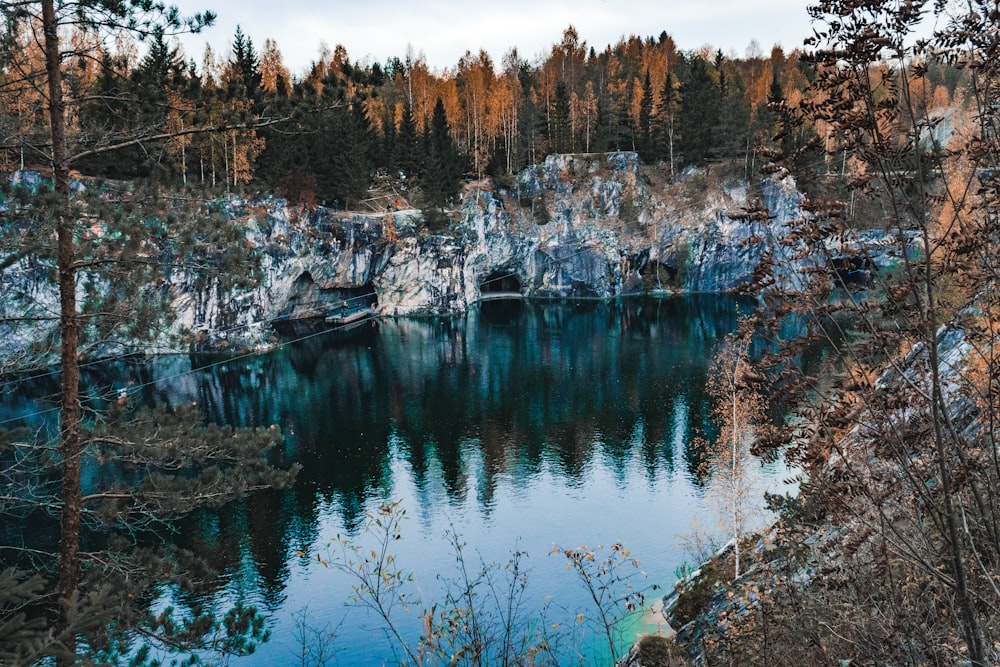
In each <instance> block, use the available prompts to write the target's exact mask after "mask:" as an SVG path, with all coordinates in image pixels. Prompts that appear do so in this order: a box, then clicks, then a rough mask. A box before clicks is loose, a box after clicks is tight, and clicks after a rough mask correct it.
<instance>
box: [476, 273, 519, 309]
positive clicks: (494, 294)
mask: <svg viewBox="0 0 1000 667" xmlns="http://www.w3.org/2000/svg"><path fill="white" fill-rule="evenodd" d="M522 289H523V286H522V285H521V279H520V278H518V277H517V276H516V275H514V274H513V273H511V272H510V271H503V270H500V271H494V272H493V273H491V274H489V275H488V276H486V277H485V278H483V279H482V280H481V281H480V282H479V295H480V299H481V300H483V301H487V300H493V299H520V298H521V296H523V295H522V293H521V290H522Z"/></svg>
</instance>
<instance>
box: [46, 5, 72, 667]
mask: <svg viewBox="0 0 1000 667" xmlns="http://www.w3.org/2000/svg"><path fill="white" fill-rule="evenodd" d="M42 28H43V32H44V35H45V72H46V75H47V78H48V93H49V104H48V106H49V123H50V132H51V136H52V178H53V182H54V186H55V191H56V194H57V195H58V199H59V205H58V210H57V211H56V213H55V215H56V216H57V217H56V239H57V244H58V245H57V257H58V260H57V261H58V275H59V304H60V308H59V333H60V345H61V348H60V361H61V380H60V382H61V386H60V391H61V395H62V402H61V406H60V422H61V440H62V441H61V444H60V454H61V458H62V522H61V526H60V534H59V602H60V609H59V621H58V626H57V630H58V636H59V639H60V641H61V642H62V643H63V644H64V646H65V649H66V655H64V656H63V657H61V658H60V659H59V662H58V664H59V665H69V664H72V662H73V658H72V657H71V656H72V654H73V653H75V648H76V642H75V640H74V638H73V636H72V634H71V631H70V619H71V616H72V607H73V604H74V602H75V600H76V597H77V588H78V586H79V578H80V571H79V570H80V565H79V552H80V515H81V509H82V503H81V495H80V453H81V452H80V449H81V442H80V400H79V379H80V374H79V359H78V357H77V343H78V339H79V319H78V316H77V308H76V260H75V257H74V250H75V248H74V245H73V220H72V218H71V211H70V201H69V197H70V188H69V167H68V151H67V147H66V115H65V101H64V99H63V91H62V68H61V58H60V55H61V54H60V49H59V28H58V22H57V20H56V11H55V3H54V0H42Z"/></svg>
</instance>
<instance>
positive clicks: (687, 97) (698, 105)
mask: <svg viewBox="0 0 1000 667" xmlns="http://www.w3.org/2000/svg"><path fill="white" fill-rule="evenodd" d="M680 93H681V105H680V110H679V112H678V114H677V126H678V135H679V137H678V148H679V152H680V153H681V157H682V159H683V160H684V162H686V163H688V164H695V165H700V164H704V163H705V161H706V160H707V159H708V158H709V157H711V151H712V146H713V131H714V130H715V128H716V127H717V125H718V121H719V107H720V102H721V95H720V90H719V86H718V84H717V83H716V82H715V80H714V79H713V78H712V76H711V74H710V72H709V69H708V63H707V62H705V61H704V60H703V59H702V58H692V59H691V60H690V61H688V68H687V72H686V76H685V77H684V78H683V80H682V82H681V90H680Z"/></svg>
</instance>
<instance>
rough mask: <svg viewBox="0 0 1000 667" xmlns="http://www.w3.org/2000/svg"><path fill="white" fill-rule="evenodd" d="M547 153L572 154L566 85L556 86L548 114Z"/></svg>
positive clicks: (571, 133) (561, 83)
mask: <svg viewBox="0 0 1000 667" xmlns="http://www.w3.org/2000/svg"><path fill="white" fill-rule="evenodd" d="M549 152H550V153H572V152H573V132H572V128H571V125H570V109H569V91H568V90H567V88H566V84H564V83H563V82H562V81H560V82H559V83H558V84H556V91H555V95H553V97H552V110H551V113H550V114H549Z"/></svg>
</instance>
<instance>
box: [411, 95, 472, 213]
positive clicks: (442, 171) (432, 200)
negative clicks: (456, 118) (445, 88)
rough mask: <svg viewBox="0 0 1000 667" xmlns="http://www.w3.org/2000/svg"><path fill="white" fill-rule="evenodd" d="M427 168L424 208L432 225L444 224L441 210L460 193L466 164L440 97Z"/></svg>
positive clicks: (432, 128)
mask: <svg viewBox="0 0 1000 667" xmlns="http://www.w3.org/2000/svg"><path fill="white" fill-rule="evenodd" d="M427 147H428V148H427V167H426V170H425V172H424V178H423V181H422V182H421V188H422V191H423V206H424V208H425V209H427V213H428V214H429V219H430V220H431V221H432V222H433V223H439V222H441V220H442V218H443V216H442V215H441V211H442V209H443V208H444V207H445V206H447V205H448V204H450V203H451V202H452V201H453V200H454V198H455V197H456V196H457V195H458V193H459V191H460V190H461V184H462V181H461V179H462V172H463V164H462V160H461V158H460V156H459V153H458V148H457V147H456V146H455V142H454V140H453V139H452V137H451V127H450V125H449V124H448V116H447V114H446V113H445V110H444V102H442V101H441V98H440V97H439V98H438V100H437V103H436V104H435V105H434V115H433V116H432V117H431V123H430V128H429V129H428V132H427Z"/></svg>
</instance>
